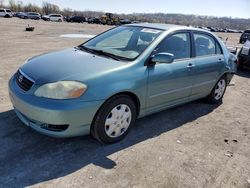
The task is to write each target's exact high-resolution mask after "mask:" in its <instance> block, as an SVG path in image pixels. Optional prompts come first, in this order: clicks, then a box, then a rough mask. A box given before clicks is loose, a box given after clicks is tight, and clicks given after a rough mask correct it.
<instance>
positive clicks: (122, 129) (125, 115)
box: [91, 95, 136, 144]
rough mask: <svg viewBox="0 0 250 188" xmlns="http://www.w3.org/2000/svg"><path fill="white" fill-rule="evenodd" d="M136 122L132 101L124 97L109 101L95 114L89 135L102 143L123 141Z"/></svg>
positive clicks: (116, 97)
mask: <svg viewBox="0 0 250 188" xmlns="http://www.w3.org/2000/svg"><path fill="white" fill-rule="evenodd" d="M135 120H136V106H135V103H134V101H133V100H132V99H131V98H130V97H129V96H126V95H117V96H115V97H113V98H111V99H109V100H108V101H107V102H105V104H104V105H103V106H102V107H101V109H100V110H99V111H98V112H97V114H96V117H95V119H94V121H93V123H92V127H91V134H92V136H93V137H94V138H96V139H97V140H98V141H100V142H102V143H106V144H108V143H114V142H118V141H120V140H121V139H123V138H124V137H125V136H126V135H127V134H128V132H129V130H130V128H131V127H132V126H133V124H134V123H135Z"/></svg>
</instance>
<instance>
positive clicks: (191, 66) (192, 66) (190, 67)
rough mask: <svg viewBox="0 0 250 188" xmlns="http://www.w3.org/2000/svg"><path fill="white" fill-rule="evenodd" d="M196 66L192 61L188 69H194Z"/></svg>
mask: <svg viewBox="0 0 250 188" xmlns="http://www.w3.org/2000/svg"><path fill="white" fill-rule="evenodd" d="M194 67H195V65H193V64H192V63H189V64H188V66H187V68H188V69H192V68H194Z"/></svg>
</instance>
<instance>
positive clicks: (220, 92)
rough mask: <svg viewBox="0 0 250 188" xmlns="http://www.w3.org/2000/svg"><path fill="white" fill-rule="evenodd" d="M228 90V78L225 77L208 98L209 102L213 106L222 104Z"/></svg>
mask: <svg viewBox="0 0 250 188" xmlns="http://www.w3.org/2000/svg"><path fill="white" fill-rule="evenodd" d="M226 88H227V81H226V77H225V76H223V77H222V78H220V79H219V81H218V82H217V83H216V85H215V87H214V88H213V90H212V91H211V93H210V95H209V96H208V97H207V100H208V102H209V103H212V104H216V103H220V102H221V101H222V98H223V96H224V94H225V91H226Z"/></svg>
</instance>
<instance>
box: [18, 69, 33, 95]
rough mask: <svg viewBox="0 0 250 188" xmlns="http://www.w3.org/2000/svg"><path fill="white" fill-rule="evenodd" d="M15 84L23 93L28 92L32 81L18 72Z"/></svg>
mask: <svg viewBox="0 0 250 188" xmlns="http://www.w3.org/2000/svg"><path fill="white" fill-rule="evenodd" d="M16 83H17V84H18V86H19V87H20V88H21V89H22V90H24V91H28V90H29V89H30V88H31V87H32V86H33V84H34V82H33V81H31V80H30V79H28V78H27V77H26V76H25V75H24V74H22V73H21V72H20V71H19V70H18V71H17V73H16Z"/></svg>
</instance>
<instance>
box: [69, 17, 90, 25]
mask: <svg viewBox="0 0 250 188" xmlns="http://www.w3.org/2000/svg"><path fill="white" fill-rule="evenodd" d="M67 22H76V23H84V22H86V18H85V17H83V16H70V17H69V18H67Z"/></svg>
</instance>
